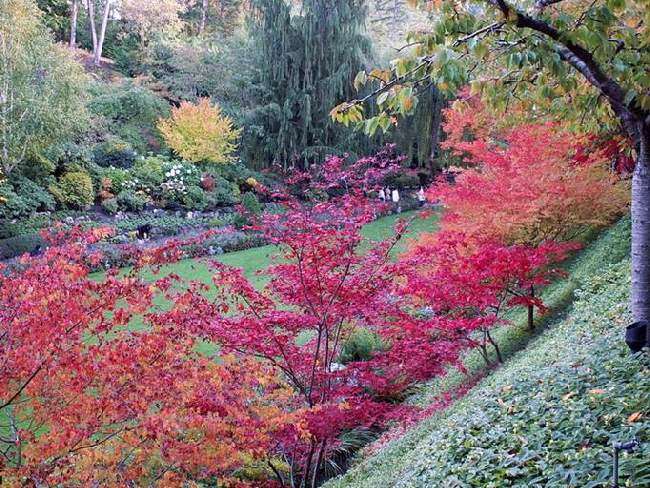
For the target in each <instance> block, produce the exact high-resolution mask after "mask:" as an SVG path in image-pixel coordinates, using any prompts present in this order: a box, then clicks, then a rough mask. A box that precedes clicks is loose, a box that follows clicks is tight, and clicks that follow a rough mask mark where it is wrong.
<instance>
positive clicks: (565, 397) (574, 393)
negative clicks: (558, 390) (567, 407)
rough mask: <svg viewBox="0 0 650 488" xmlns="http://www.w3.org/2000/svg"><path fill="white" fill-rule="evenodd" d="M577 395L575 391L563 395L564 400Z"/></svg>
mask: <svg viewBox="0 0 650 488" xmlns="http://www.w3.org/2000/svg"><path fill="white" fill-rule="evenodd" d="M575 395H576V392H575V391H570V392H569V393H567V394H566V395H564V396H563V397H562V400H564V401H567V400H568V399H569V398H571V397H574V396H575Z"/></svg>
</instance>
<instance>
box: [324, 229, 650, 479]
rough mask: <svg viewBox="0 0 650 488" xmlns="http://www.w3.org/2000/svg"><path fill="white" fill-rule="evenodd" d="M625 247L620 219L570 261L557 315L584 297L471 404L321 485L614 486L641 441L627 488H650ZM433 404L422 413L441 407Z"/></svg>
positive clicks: (645, 409)
mask: <svg viewBox="0 0 650 488" xmlns="http://www.w3.org/2000/svg"><path fill="white" fill-rule="evenodd" d="M628 241H629V220H628V219H625V220H623V221H622V222H619V223H618V224H617V225H616V226H614V227H613V228H612V229H610V230H609V231H607V232H605V233H604V234H603V235H602V236H601V237H600V238H599V239H598V240H596V241H595V242H594V243H593V244H592V245H591V246H590V247H589V248H588V249H586V250H585V251H583V253H581V254H580V255H579V256H578V258H576V259H575V260H574V262H573V263H572V264H571V266H570V267H571V271H572V275H571V278H570V279H569V280H565V281H563V282H560V283H558V284H556V285H554V286H552V287H550V288H549V289H548V290H547V291H546V293H547V301H550V302H551V305H554V304H556V305H558V306H559V305H560V304H562V303H563V302H565V301H566V295H567V293H569V292H571V293H570V294H571V295H573V294H574V293H573V292H574V290H575V289H576V287H577V288H578V290H577V291H575V301H574V303H573V304H572V305H571V306H570V308H569V309H568V312H567V313H566V314H564V315H561V316H556V318H555V319H554V320H553V321H551V323H549V324H548V325H549V329H548V330H547V331H546V332H544V333H543V334H541V335H539V336H537V337H536V338H534V339H532V341H531V343H530V344H529V345H528V347H527V348H525V349H524V350H522V351H520V352H518V353H515V354H514V355H513V356H512V357H511V359H509V360H508V361H507V362H506V364H505V365H504V366H503V367H502V368H500V369H498V370H496V371H495V372H494V373H492V374H491V375H489V376H488V377H487V378H485V379H484V380H482V381H481V382H480V383H479V384H478V385H477V386H476V387H474V388H473V389H472V390H471V391H470V392H469V394H468V395H467V396H466V397H465V398H463V399H462V400H460V401H458V402H457V403H455V404H454V405H453V406H451V407H450V408H448V409H447V410H445V411H442V412H440V413H438V414H434V415H433V416H431V417H430V418H428V419H427V420H425V421H423V422H421V423H420V424H419V425H417V426H416V427H415V428H413V429H412V430H411V431H409V432H408V433H407V434H406V435H404V436H403V437H401V438H399V439H396V440H394V441H392V442H390V443H388V444H387V445H386V446H385V447H384V448H383V449H381V450H380V451H379V452H377V453H376V454H375V455H373V456H370V457H367V458H365V459H362V460H360V461H359V462H358V463H357V464H356V465H355V466H354V467H353V468H352V469H351V470H350V471H349V472H348V473H347V474H346V475H344V476H342V477H340V478H337V479H334V480H331V481H330V482H329V483H328V484H327V485H326V486H327V487H328V488H346V487H355V488H357V487H358V488H365V487H368V488H370V487H372V488H375V487H474V486H476V487H504V486H526V487H535V486H540V487H541V486H576V487H597V486H607V484H608V482H609V477H610V474H611V443H612V442H613V441H615V440H628V439H629V438H632V437H634V436H636V437H637V438H638V439H639V440H641V441H642V442H643V443H645V444H644V446H643V447H642V450H641V451H640V452H637V453H635V454H633V455H631V456H629V457H627V458H624V459H623V461H622V463H621V473H622V475H623V480H624V483H627V485H622V486H634V487H643V486H650V445H649V444H648V443H649V442H650V432H649V427H650V400H649V398H650V360H649V359H648V356H647V355H645V356H644V355H641V356H637V357H632V356H630V354H629V353H628V351H627V349H626V346H625V344H624V343H623V340H622V328H623V327H624V325H625V324H627V323H628V322H629V313H628V310H627V301H628V289H629V260H628V257H627V249H629V247H628ZM505 333H506V332H504V334H505ZM510 335H511V336H514V337H515V338H514V339H511V342H513V344H514V343H516V342H517V340H520V339H517V338H516V336H517V333H516V331H515V332H514V333H513V332H512V331H511V332H510ZM512 347H513V348H514V347H515V346H514V345H512ZM439 387H440V386H439V385H435V386H433V387H431V390H435V389H437V388H439ZM428 393H429V395H427V392H426V391H423V392H422V393H421V394H420V395H419V397H418V399H417V403H420V404H426V402H427V401H431V400H433V399H434V398H435V394H433V391H430V392H428ZM631 473H632V475H631V476H630V474H631Z"/></svg>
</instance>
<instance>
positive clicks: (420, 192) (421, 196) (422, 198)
mask: <svg viewBox="0 0 650 488" xmlns="http://www.w3.org/2000/svg"><path fill="white" fill-rule="evenodd" d="M426 201H427V197H426V196H425V194H424V189H423V188H422V187H420V189H419V190H418V204H419V205H420V207H422V206H424V202H426Z"/></svg>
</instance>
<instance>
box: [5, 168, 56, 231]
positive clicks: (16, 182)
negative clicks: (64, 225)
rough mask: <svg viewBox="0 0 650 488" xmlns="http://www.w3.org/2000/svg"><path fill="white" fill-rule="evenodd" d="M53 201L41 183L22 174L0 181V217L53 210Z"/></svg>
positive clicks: (9, 218) (13, 217)
mask: <svg viewBox="0 0 650 488" xmlns="http://www.w3.org/2000/svg"><path fill="white" fill-rule="evenodd" d="M54 206H55V201H54V199H53V197H52V195H51V194H50V193H49V192H48V191H47V190H46V189H45V188H43V187H42V186H41V185H39V184H38V183H35V182H34V181H32V180H29V179H27V178H24V177H22V176H13V175H12V177H11V179H10V180H9V181H5V182H4V183H2V182H0V219H2V220H5V219H6V220H11V219H21V218H25V217H28V216H29V215H31V214H33V213H34V212H36V211H40V210H46V211H47V210H53V209H54Z"/></svg>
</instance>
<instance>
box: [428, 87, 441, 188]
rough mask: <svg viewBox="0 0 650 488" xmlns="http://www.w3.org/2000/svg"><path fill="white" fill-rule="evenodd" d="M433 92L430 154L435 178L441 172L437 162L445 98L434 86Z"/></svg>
mask: <svg viewBox="0 0 650 488" xmlns="http://www.w3.org/2000/svg"><path fill="white" fill-rule="evenodd" d="M431 89H432V90H433V94H432V96H433V110H432V113H431V117H432V120H431V150H430V153H429V168H430V169H429V171H430V172H431V177H432V178H435V176H436V173H437V172H438V171H439V170H440V167H439V166H438V164H437V162H436V160H437V156H438V145H439V144H440V124H441V123H442V105H443V102H444V100H443V98H442V94H441V93H440V91H439V90H438V89H437V88H436V87H435V86H434V87H432V88H431Z"/></svg>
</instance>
